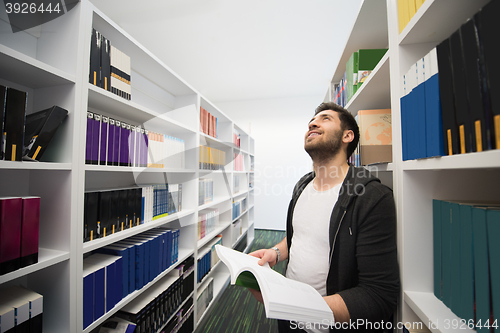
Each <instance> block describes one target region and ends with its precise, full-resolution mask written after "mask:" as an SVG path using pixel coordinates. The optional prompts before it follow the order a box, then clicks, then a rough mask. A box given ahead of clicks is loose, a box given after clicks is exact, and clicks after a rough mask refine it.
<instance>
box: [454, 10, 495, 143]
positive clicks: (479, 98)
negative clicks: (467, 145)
mask: <svg viewBox="0 0 500 333" xmlns="http://www.w3.org/2000/svg"><path fill="white" fill-rule="evenodd" d="M460 37H461V39H462V51H463V56H464V58H463V61H464V62H463V67H464V69H465V77H466V85H467V97H468V100H469V113H470V116H471V127H472V151H483V150H487V149H489V147H488V138H487V136H486V134H487V132H486V129H487V127H486V117H485V111H484V106H483V94H482V89H481V82H482V79H483V75H482V73H481V67H482V63H481V61H480V57H479V40H478V39H477V29H476V24H475V21H474V19H470V20H468V21H467V22H466V23H465V24H463V25H462V26H461V27H460Z"/></svg>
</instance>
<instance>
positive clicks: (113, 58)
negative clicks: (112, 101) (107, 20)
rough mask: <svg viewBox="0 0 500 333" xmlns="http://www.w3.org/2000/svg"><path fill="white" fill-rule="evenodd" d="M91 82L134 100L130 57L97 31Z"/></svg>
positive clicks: (93, 42)
mask: <svg viewBox="0 0 500 333" xmlns="http://www.w3.org/2000/svg"><path fill="white" fill-rule="evenodd" d="M89 82H90V83H91V84H93V85H95V86H98V87H101V88H103V89H104V90H107V91H110V92H112V93H113V94H115V95H118V96H120V97H123V98H125V99H126V100H130V99H131V98H132V88H131V66H130V57H129V56H128V55H126V54H125V53H123V52H122V51H120V50H118V49H117V48H116V47H114V46H113V45H111V42H110V40H109V39H108V38H106V37H105V36H104V35H103V34H102V33H100V32H99V31H97V30H95V29H92V38H91V45H90V73H89Z"/></svg>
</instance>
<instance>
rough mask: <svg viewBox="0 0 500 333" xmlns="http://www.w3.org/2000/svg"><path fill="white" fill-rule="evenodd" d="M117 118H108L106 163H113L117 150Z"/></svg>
mask: <svg viewBox="0 0 500 333" xmlns="http://www.w3.org/2000/svg"><path fill="white" fill-rule="evenodd" d="M115 128H116V126H115V120H114V119H113V118H108V139H107V155H106V165H113V163H114V160H113V159H114V152H115Z"/></svg>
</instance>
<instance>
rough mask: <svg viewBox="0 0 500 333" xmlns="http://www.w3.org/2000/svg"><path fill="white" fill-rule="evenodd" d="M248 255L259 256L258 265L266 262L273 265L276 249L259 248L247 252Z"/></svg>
mask: <svg viewBox="0 0 500 333" xmlns="http://www.w3.org/2000/svg"><path fill="white" fill-rule="evenodd" d="M249 255H251V256H254V257H257V258H260V260H259V261H258V263H259V265H261V266H262V265H264V264H265V263H266V262H268V263H269V266H270V267H273V266H274V265H275V264H276V258H277V256H278V255H277V254H276V251H274V250H272V249H260V250H257V251H254V252H252V253H249Z"/></svg>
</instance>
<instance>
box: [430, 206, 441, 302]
mask: <svg viewBox="0 0 500 333" xmlns="http://www.w3.org/2000/svg"><path fill="white" fill-rule="evenodd" d="M441 214H442V213H441V200H436V199H434V200H432V226H433V228H432V231H433V233H432V238H433V246H434V251H433V258H434V262H433V264H434V266H433V267H434V295H435V296H436V297H437V299H439V300H440V299H442V298H443V294H442V289H441V282H442V258H441V257H442V250H441V246H442V245H441V234H442V226H441V224H442V223H441V218H442V215H441Z"/></svg>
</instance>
